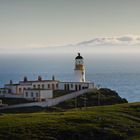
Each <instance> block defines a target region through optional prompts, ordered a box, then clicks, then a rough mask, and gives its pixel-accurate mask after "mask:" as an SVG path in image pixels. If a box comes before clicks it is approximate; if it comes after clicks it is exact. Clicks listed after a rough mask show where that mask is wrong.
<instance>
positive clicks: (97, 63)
mask: <svg viewBox="0 0 140 140" xmlns="http://www.w3.org/2000/svg"><path fill="white" fill-rule="evenodd" d="M76 55H77V54H75V53H71V54H70V53H63V54H59V53H42V54H39V53H37V54H1V55H0V87H3V85H4V84H7V83H9V81H10V80H13V82H15V83H16V82H18V81H20V80H22V79H23V77H24V76H27V77H28V79H31V80H35V79H37V76H38V75H41V76H42V78H43V79H51V77H52V75H55V77H56V79H58V80H62V81H69V80H70V81H72V80H73V79H74V78H73V76H74V75H73V69H74V62H75V60H74V59H75V56H76ZM82 56H83V57H84V62H85V67H86V80H87V81H92V82H94V83H95V84H96V85H100V86H101V87H106V88H111V89H113V90H116V91H117V92H118V93H119V95H120V96H121V97H123V98H126V99H127V100H128V101H129V102H137V101H140V61H139V60H140V54H139V53H137V54H134V53H132V54H124V53H123V54H121V53H120V54H118V53H116V54H112V53H110V54H106V53H94V52H93V53H88V54H86V53H84V52H83V53H82Z"/></svg>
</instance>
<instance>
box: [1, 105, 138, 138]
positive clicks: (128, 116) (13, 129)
mask: <svg viewBox="0 0 140 140" xmlns="http://www.w3.org/2000/svg"><path fill="white" fill-rule="evenodd" d="M139 138H140V103H129V104H128V103H126V104H118V105H110V106H96V107H88V108H82V109H80V108H79V109H73V110H68V111H66V112H62V111H57V112H39V113H26V114H24V113H23V114H3V113H1V115H0V140H9V139H10V140H30V139H34V140H38V139H39V140H40V139H42V140H44V139H46V140H81V139H82V140H93V139H95V140H112V139H113V140H126V139H128V140H136V139H139Z"/></svg>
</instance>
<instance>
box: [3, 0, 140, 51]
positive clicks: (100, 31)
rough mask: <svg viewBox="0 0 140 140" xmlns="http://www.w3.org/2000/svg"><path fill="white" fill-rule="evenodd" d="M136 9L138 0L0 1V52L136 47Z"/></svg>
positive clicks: (139, 40)
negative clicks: (69, 45)
mask: <svg viewBox="0 0 140 140" xmlns="http://www.w3.org/2000/svg"><path fill="white" fill-rule="evenodd" d="M139 7H140V0H0V49H1V51H2V50H12V49H21V50H23V49H27V48H44V47H49V46H67V44H72V45H78V46H81V45H88V46H89V44H90V46H95V45H96V46H98V45H105V46H108V45H112V46H113V45H121V46H129V48H130V46H131V47H132V46H137V48H138V46H139V45H140V33H139V31H140V8H139ZM134 49H135V48H134Z"/></svg>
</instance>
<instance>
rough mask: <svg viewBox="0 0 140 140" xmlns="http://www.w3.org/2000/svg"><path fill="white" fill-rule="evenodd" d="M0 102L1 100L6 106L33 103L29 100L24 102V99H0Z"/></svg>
mask: <svg viewBox="0 0 140 140" xmlns="http://www.w3.org/2000/svg"><path fill="white" fill-rule="evenodd" d="M0 100H2V103H3V104H8V105H15V104H22V103H30V102H33V101H31V100H26V99H23V98H4V97H0Z"/></svg>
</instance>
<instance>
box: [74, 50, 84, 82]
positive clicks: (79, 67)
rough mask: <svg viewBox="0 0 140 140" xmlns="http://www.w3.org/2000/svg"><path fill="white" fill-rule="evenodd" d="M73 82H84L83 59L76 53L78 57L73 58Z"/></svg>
mask: <svg viewBox="0 0 140 140" xmlns="http://www.w3.org/2000/svg"><path fill="white" fill-rule="evenodd" d="M74 73H75V81H76V82H85V66H84V59H83V57H82V56H81V55H80V53H78V56H77V57H76V58H75V69H74Z"/></svg>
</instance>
